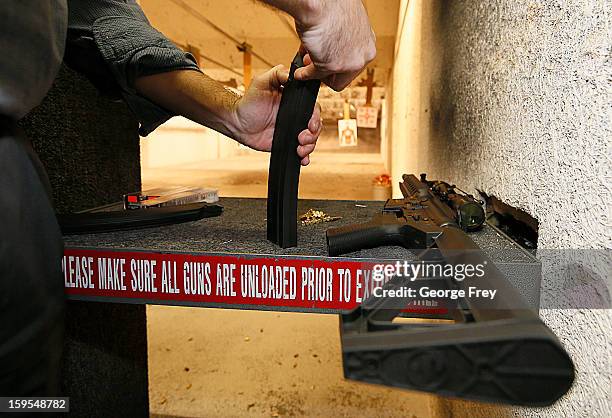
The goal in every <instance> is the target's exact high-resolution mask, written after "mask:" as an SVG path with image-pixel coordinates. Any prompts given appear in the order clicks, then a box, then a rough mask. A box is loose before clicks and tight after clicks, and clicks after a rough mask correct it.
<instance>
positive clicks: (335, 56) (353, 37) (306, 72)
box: [264, 0, 376, 91]
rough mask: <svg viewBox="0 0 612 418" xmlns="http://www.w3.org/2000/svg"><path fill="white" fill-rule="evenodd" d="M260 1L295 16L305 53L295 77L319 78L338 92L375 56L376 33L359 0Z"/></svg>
mask: <svg viewBox="0 0 612 418" xmlns="http://www.w3.org/2000/svg"><path fill="white" fill-rule="evenodd" d="M264 1H266V3H268V4H271V5H274V6H276V7H279V8H280V9H282V10H285V11H286V12H288V13H289V14H291V15H292V16H293V18H294V19H295V26H296V30H297V32H298V35H299V36H300V39H301V40H302V50H303V52H304V53H305V54H306V55H305V56H304V64H306V66H305V67H303V68H300V69H298V70H297V71H296V72H295V78H296V79H298V80H310V79H319V80H322V81H323V82H324V83H325V84H327V85H328V86H330V87H331V88H332V89H334V90H336V91H340V90H342V89H344V88H345V87H346V86H348V85H349V84H350V83H351V81H353V79H355V77H357V76H358V75H359V73H361V71H362V70H363V69H364V68H365V67H366V65H368V63H370V62H371V61H372V60H373V59H374V58H375V57H376V36H375V35H374V32H373V31H372V27H371V26H370V20H369V18H368V14H367V12H366V10H365V7H364V6H363V3H362V0H301V1H295V0H264Z"/></svg>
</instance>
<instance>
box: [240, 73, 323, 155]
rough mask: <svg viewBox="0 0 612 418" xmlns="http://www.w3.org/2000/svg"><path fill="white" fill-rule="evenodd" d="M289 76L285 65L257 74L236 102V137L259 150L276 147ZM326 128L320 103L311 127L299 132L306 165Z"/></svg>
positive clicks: (300, 152)
mask: <svg viewBox="0 0 612 418" xmlns="http://www.w3.org/2000/svg"><path fill="white" fill-rule="evenodd" d="M288 78H289V72H288V71H287V69H286V68H285V67H284V66H282V65H278V66H276V67H274V68H272V69H271V70H269V71H267V72H265V73H263V74H261V75H259V76H257V77H254V78H253V80H252V81H251V85H250V86H249V88H248V89H247V91H246V93H245V94H244V96H243V97H241V98H240V99H239V100H238V101H237V102H236V106H235V109H234V112H233V118H232V119H233V123H232V127H231V128H230V129H231V130H232V133H233V137H234V139H236V140H237V141H238V142H240V143H242V144H244V145H246V146H248V147H250V148H253V149H255V150H258V151H270V150H271V149H272V137H273V136H274V125H275V123H276V115H277V114H278V107H279V105H280V101H281V94H282V86H283V85H284V84H285V83H286V82H287V79H288ZM322 128H323V122H322V120H321V106H320V105H319V104H318V103H317V104H316V106H315V109H314V111H313V113H312V116H311V118H310V121H309V122H308V128H307V129H304V130H303V131H302V132H300V134H299V135H298V142H299V145H298V147H297V154H298V156H299V157H300V158H301V162H302V165H308V164H309V162H310V158H309V155H310V154H311V153H312V152H313V151H314V149H315V146H316V144H317V139H318V138H319V135H320V134H321V129H322Z"/></svg>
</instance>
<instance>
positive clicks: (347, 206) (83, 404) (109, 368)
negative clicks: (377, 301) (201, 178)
mask: <svg viewBox="0 0 612 418" xmlns="http://www.w3.org/2000/svg"><path fill="white" fill-rule="evenodd" d="M219 204H220V205H222V206H223V208H224V209H223V214H222V215H221V216H218V217H213V218H206V219H202V220H199V221H195V222H187V223H181V224H177V225H169V226H162V227H156V228H147V229H141V230H132V231H118V232H107V233H98V234H85V235H69V236H65V241H66V250H65V257H64V264H65V266H66V268H65V276H64V279H65V285H66V294H67V296H68V299H69V302H68V306H69V309H68V316H67V321H68V322H67V342H66V357H65V359H64V377H63V379H64V385H65V386H64V390H65V393H66V395H67V396H70V397H71V407H72V408H73V410H74V412H77V411H78V412H81V413H83V414H86V413H87V414H91V415H92V416H113V415H117V414H122V415H125V414H127V415H129V416H146V415H147V414H148V413H149V410H148V392H147V335H146V332H147V328H146V315H145V305H146V304H163V305H175V306H193V307H201V308H207V307H215V308H220V307H221V308H228V309H259V310H278V311H289V312H312V313H327V314H330V315H339V314H341V313H347V312H349V311H351V310H352V309H353V308H355V307H356V306H357V305H358V302H357V301H360V300H362V298H363V297H364V292H367V290H366V287H367V286H368V283H367V282H366V281H363V279H364V278H363V277H362V278H361V282H360V285H359V286H358V285H357V284H356V280H355V279H356V278H359V277H360V274H363V273H364V272H365V271H367V270H368V269H369V268H370V267H371V265H372V263H380V262H384V261H390V260H405V259H413V258H414V255H412V254H411V253H409V252H408V251H407V250H406V249H404V248H402V247H384V248H374V249H368V250H362V251H359V252H357V253H353V254H349V255H347V256H343V257H340V258H330V257H328V256H327V251H326V244H325V230H326V229H327V228H328V227H329V224H328V223H318V224H311V225H300V226H299V227H298V237H299V238H298V245H297V247H294V248H288V249H280V248H279V247H278V246H276V245H274V244H272V243H270V242H269V241H267V240H266V239H265V236H266V219H265V212H266V211H265V205H266V201H265V199H248V198H222V199H221V200H220V202H219ZM382 206H383V202H378V201H330V200H300V202H299V213H304V212H306V211H308V210H309V209H316V210H322V211H324V212H326V213H328V214H331V215H335V216H341V217H342V219H340V220H338V221H335V224H334V226H341V225H348V224H351V223H361V222H366V221H368V220H369V219H371V218H372V217H373V216H374V215H376V214H377V213H378V212H380V210H381V209H382ZM117 207H121V204H117V206H116V207H115V209H116V208H117ZM112 209H113V207H112V206H105V207H104V209H103V210H112ZM472 238H473V239H474V241H475V242H476V243H477V244H478V245H479V246H480V247H481V248H482V249H483V251H484V252H486V253H487V255H488V256H489V257H490V259H491V260H493V261H494V262H495V263H496V264H497V266H498V267H499V268H500V269H501V270H502V271H503V272H504V273H505V275H506V277H507V278H508V280H509V281H510V282H511V283H512V284H513V285H514V286H515V287H516V289H518V291H519V292H520V294H521V295H522V296H523V297H524V299H525V300H526V301H527V303H528V304H529V306H530V307H531V308H533V309H534V310H537V309H538V301H539V280H538V279H539V277H540V268H541V267H540V264H539V263H538V262H537V260H536V259H535V258H534V257H533V256H532V255H531V254H529V253H528V252H526V251H524V250H523V249H521V248H520V247H518V246H517V245H516V244H515V243H514V242H512V241H511V240H509V239H508V238H507V237H506V236H505V235H504V234H503V233H501V231H499V230H496V229H495V228H494V227H492V226H490V225H487V226H485V228H483V229H482V230H481V231H479V232H476V233H474V234H472ZM253 268H257V269H258V271H260V272H264V271H267V272H269V275H268V276H267V279H270V278H271V277H273V276H274V275H275V274H277V272H278V273H279V276H278V279H277V281H275V282H274V284H272V282H268V283H269V284H270V286H267V287H265V283H266V280H259V281H256V280H255V277H254V276H250V275H249V274H248V273H247V271H248V270H249V269H253ZM283 269H284V274H283ZM77 270H81V272H87V271H88V270H89V271H90V272H91V274H89V275H87V274H85V275H82V274H80V273H77ZM338 271H342V272H343V275H342V276H341V277H342V279H341V278H340V276H338V273H337V272H338ZM291 272H294V273H293V274H295V275H296V276H297V277H295V276H294V277H292V273H291ZM304 274H306V276H304ZM78 275H81V277H79V278H77V277H78ZM85 276H87V277H85ZM260 279H261V277H260ZM249 280H250V281H249ZM283 280H284V283H283ZM303 280H304V282H302V281H303ZM303 283H305V285H303ZM343 286H344V287H343ZM360 286H363V287H360ZM366 295H367V293H366ZM429 302H432V303H434V304H433V305H432V304H429ZM429 302H427V303H426V302H425V301H423V304H422V305H420V307H421V308H422V311H421V312H425V313H427V312H428V310H431V311H432V312H435V311H438V310H439V309H438V308H436V306H435V301H433V300H432V301H429ZM341 355H342V353H340V352H339V353H338V356H341ZM347 367H357V369H359V370H361V371H362V372H365V371H366V370H367V367H366V366H364V367H362V368H360V367H359V366H354V365H352V364H345V373H347V369H346V368H347ZM487 378H488V379H490V377H487ZM381 383H382V382H381ZM419 385H421V386H420V387H421V388H424V389H427V387H428V383H427V382H421V383H419V382H415V383H414V387H419ZM493 396H500V397H501V398H503V399H505V400H506V401H508V402H511V399H509V398H506V396H507V394H504V393H503V391H499V393H497V394H495V395H493Z"/></svg>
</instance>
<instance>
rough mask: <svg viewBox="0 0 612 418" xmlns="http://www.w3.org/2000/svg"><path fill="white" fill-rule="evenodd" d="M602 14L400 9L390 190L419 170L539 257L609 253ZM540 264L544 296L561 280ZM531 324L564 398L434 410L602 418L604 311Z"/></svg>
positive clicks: (553, 314)
mask: <svg viewBox="0 0 612 418" xmlns="http://www.w3.org/2000/svg"><path fill="white" fill-rule="evenodd" d="M609 10H610V2H609V1H592V0H568V1H537V0H536V1H533V0H532V1H527V0H499V1H497V2H469V1H453V2H443V1H433V0H431V1H430V0H410V2H408V1H404V2H403V3H402V11H401V12H400V25H399V29H398V32H399V35H398V41H397V42H398V44H397V47H396V50H397V54H396V62H395V67H394V76H393V83H394V90H393V115H394V118H393V126H392V129H393V130H392V143H393V161H392V173H393V176H394V178H395V180H397V179H398V178H399V177H400V176H399V175H400V174H401V173H404V172H416V173H418V172H422V171H426V172H428V173H429V174H430V175H431V177H432V178H442V179H448V180H450V181H452V182H455V183H457V184H458V185H459V186H460V187H462V188H464V189H467V190H469V191H472V192H474V191H475V190H476V189H480V190H483V191H485V192H486V193H488V194H493V195H496V196H498V197H499V198H501V199H503V200H504V201H505V202H507V203H509V204H511V205H514V206H516V207H519V208H521V209H523V210H525V211H527V212H528V213H530V214H531V215H532V216H534V217H536V218H537V219H538V221H539V225H540V230H539V243H538V247H539V248H541V249H546V248H548V249H554V248H599V249H610V248H612V229H611V228H610V224H611V219H610V215H611V213H610V212H611V211H610V202H611V201H612V192H611V190H610V178H611V176H612V173H611V170H610V167H611V164H610V159H611V155H612V153H611V152H610V144H611V142H610V139H611V137H612V135H611V129H612V122H611V121H612V112H611V107H610V80H611V77H612V71H611V67H610V56H609V53H610V50H609V48H610V39H611V34H610V30H609V27H610V18H609ZM402 15H405V16H406V17H407V18H406V19H405V21H404V22H403V24H402ZM402 27H403V30H402ZM396 192H397V190H396ZM541 252H542V251H540V254H541ZM544 264H545V265H544V267H543V278H542V279H543V295H544V297H546V295H547V293H548V294H549V295H550V292H551V291H554V290H555V289H558V288H559V286H560V282H561V281H562V280H564V277H561V276H558V275H557V274H556V273H554V272H553V271H554V269H552V268H551V266H547V265H546V263H544ZM586 270H588V266H587V268H586ZM608 273H609V272H608ZM608 275H609V274H608ZM594 276H597V274H595V273H594ZM565 278H567V277H565ZM595 279H599V280H601V279H603V280H604V282H605V281H606V280H607V281H609V280H610V278H609V277H605V276H603V278H602V277H599V278H598V277H595ZM608 291H609V289H608ZM557 294H558V293H557ZM547 302H550V301H544V300H543V305H545V306H546V305H547ZM547 306H550V305H547ZM541 316H542V317H543V319H544V320H545V322H546V323H547V324H548V325H549V326H550V327H551V328H552V329H553V330H554V331H555V333H556V334H557V335H558V336H559V338H560V339H561V341H562V343H563V344H564V345H565V347H566V348H567V349H568V351H569V352H570V354H571V356H572V358H573V360H574V362H575V364H576V368H577V378H576V382H575V384H574V387H573V388H572V390H571V391H570V392H569V393H568V395H566V396H565V397H564V398H563V399H562V400H560V401H559V402H558V403H556V404H555V405H554V406H553V407H551V408H544V409H528V410H526V409H512V408H500V407H493V406H484V405H482V404H477V403H470V402H459V401H448V402H445V403H441V404H440V405H437V406H436V408H434V409H437V410H438V412H439V413H440V414H441V415H447V414H453V416H486V417H491V416H506V415H520V416H612V406H611V404H610V396H609V388H610V387H611V386H612V385H611V383H612V382H611V376H610V375H611V373H610V358H611V357H612V356H611V343H610V335H611V334H612V314H611V312H610V310H603V309H602V310H594V309H574V310H568V309H565V310H560V309H557V310H553V309H544V310H542V311H541Z"/></svg>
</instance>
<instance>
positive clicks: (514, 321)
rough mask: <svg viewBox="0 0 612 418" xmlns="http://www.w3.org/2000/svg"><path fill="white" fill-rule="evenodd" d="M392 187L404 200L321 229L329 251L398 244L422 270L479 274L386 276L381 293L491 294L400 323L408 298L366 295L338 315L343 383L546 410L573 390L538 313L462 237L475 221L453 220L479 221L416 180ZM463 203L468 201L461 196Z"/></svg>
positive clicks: (564, 358)
mask: <svg viewBox="0 0 612 418" xmlns="http://www.w3.org/2000/svg"><path fill="white" fill-rule="evenodd" d="M400 188H401V190H402V194H403V195H404V198H403V199H397V200H393V199H391V200H389V201H387V203H386V204H385V207H384V209H383V213H382V214H380V215H378V217H377V218H375V219H374V220H372V221H371V222H369V223H366V224H362V225H349V226H346V227H340V228H333V229H329V230H328V232H327V240H328V251H329V254H330V255H334V256H335V255H340V254H344V253H346V252H351V251H356V250H358V249H361V248H372V247H376V246H381V245H401V246H404V247H405V248H407V249H409V250H411V251H412V252H414V253H415V254H417V256H418V258H419V259H420V260H422V261H424V262H428V263H433V264H436V263H438V264H443V265H459V264H463V265H469V264H471V265H476V264H483V265H486V269H485V274H484V275H483V276H482V277H472V278H470V279H465V280H456V279H455V278H453V277H450V278H448V277H429V278H420V279H417V280H416V282H412V283H411V282H410V281H409V280H407V279H406V278H400V277H394V278H392V279H391V280H389V281H388V282H387V283H385V284H384V286H383V287H382V289H383V290H387V291H389V290H397V289H400V288H402V287H406V286H415V283H416V285H418V286H424V285H427V286H430V287H432V288H439V289H451V290H452V289H455V290H460V289H462V290H463V291H468V287H470V286H473V287H475V288H481V289H482V288H489V289H496V290H497V292H498V296H497V297H496V298H494V299H479V298H469V297H460V298H458V299H456V300H455V301H449V305H448V306H447V307H448V309H447V310H445V311H443V312H442V313H437V312H433V311H432V312H430V313H429V314H427V315H414V316H420V317H421V320H422V318H423V316H425V317H427V318H428V319H429V320H433V321H431V322H427V323H424V322H415V321H412V323H406V322H407V318H405V317H406V315H407V314H406V312H405V311H406V309H405V307H406V306H407V305H408V304H409V303H411V302H413V301H414V298H410V297H399V298H390V297H379V298H376V297H371V298H370V299H368V300H366V301H365V302H364V303H363V304H362V305H361V306H360V307H358V308H356V309H355V310H353V311H351V312H350V313H348V314H345V315H342V316H341V328H340V329H341V340H342V351H343V365H344V374H345V377H346V378H349V379H354V380H360V381H364V382H369V383H377V384H383V385H388V386H396V387H402V388H407V389H413V390H421V391H426V392H432V393H436V394H440V395H445V396H454V397H460V398H466V399H474V400H481V401H488V402H499V403H505V404H513V405H524V406H548V405H551V404H553V403H554V402H555V401H556V400H557V399H559V398H560V397H561V396H563V395H564V394H565V393H566V392H567V391H568V390H569V388H570V387H571V385H572V383H573V380H574V365H573V362H572V360H571V358H570V356H569V355H568V353H567V352H566V351H565V349H564V348H563V346H562V345H561V343H560V342H559V340H558V339H557V337H556V336H555V334H554V333H553V332H552V331H551V330H550V329H549V328H548V327H547V326H546V325H545V324H544V323H543V322H542V320H541V319H540V318H539V316H538V314H537V312H535V311H534V310H533V309H532V308H531V307H530V306H528V305H527V303H526V302H525V301H524V299H523V298H522V297H521V295H520V294H519V293H518V291H517V290H516V289H515V288H514V286H512V284H511V283H509V282H508V280H507V279H506V277H505V276H504V275H503V273H501V271H499V269H498V268H497V267H496V266H495V264H494V263H493V262H492V261H491V260H490V259H489V258H488V257H487V256H486V255H485V254H484V252H483V251H482V250H481V249H480V248H479V247H478V246H477V245H476V244H475V243H474V241H472V239H471V238H470V237H469V236H468V235H467V234H466V232H465V231H466V230H470V227H469V225H475V223H474V222H472V221H469V222H466V223H464V225H463V228H462V225H461V220H460V217H461V216H464V215H466V214H468V215H469V214H471V215H470V216H476V217H478V216H479V211H478V210H477V209H475V207H473V206H472V207H470V208H469V210H468V211H467V212H465V213H464V214H463V215H462V214H461V213H460V212H461V210H458V208H459V207H460V206H461V205H460V204H459V205H458V203H461V202H459V201H456V202H454V203H453V202H450V201H449V200H448V199H446V198H444V197H443V196H441V191H440V190H438V189H436V187H434V183H432V182H428V181H427V180H426V178H425V176H423V175H422V176H421V179H420V180H419V179H417V178H416V177H415V176H414V175H404V176H403V182H402V183H400ZM463 199H464V201H463V203H470V202H475V201H476V200H475V199H474V198H473V197H471V196H469V195H464V197H463ZM470 205H471V203H470ZM464 221H466V220H465V219H464ZM473 221H477V219H474V220H473ZM476 223H477V222H476ZM387 294H389V293H387ZM400 294H401V293H400ZM408 322H409V321H408Z"/></svg>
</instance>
